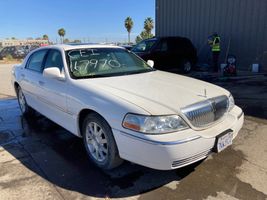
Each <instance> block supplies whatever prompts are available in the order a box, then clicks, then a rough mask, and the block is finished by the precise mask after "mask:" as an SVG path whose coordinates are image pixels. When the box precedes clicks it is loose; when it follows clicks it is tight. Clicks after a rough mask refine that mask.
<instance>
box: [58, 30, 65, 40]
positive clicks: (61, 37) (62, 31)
mask: <svg viewBox="0 0 267 200" xmlns="http://www.w3.org/2000/svg"><path fill="white" fill-rule="evenodd" d="M65 34H66V31H65V29H64V28H61V29H58V35H59V37H60V40H61V44H62V43H63V41H64V36H65Z"/></svg>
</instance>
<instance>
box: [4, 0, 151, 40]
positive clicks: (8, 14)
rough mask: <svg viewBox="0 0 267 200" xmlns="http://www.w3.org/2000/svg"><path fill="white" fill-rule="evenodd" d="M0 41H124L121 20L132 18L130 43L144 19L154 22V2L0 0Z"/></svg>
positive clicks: (139, 0)
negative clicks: (62, 35)
mask: <svg viewBox="0 0 267 200" xmlns="http://www.w3.org/2000/svg"><path fill="white" fill-rule="evenodd" d="M0 8H1V12H0V39H5V38H11V37H16V38H22V39H23V38H28V37H33V38H36V37H42V35H43V34H47V35H48V36H49V38H51V39H52V40H53V41H55V40H59V36H58V35H57V30H58V29H59V28H62V27H63V28H65V30H66V36H65V38H70V39H76V38H77V39H81V40H84V41H85V42H101V41H103V42H104V41H108V42H111V41H126V40H127V31H126V29H125V27H124V20H125V18H126V17H127V16H130V17H132V19H133V21H134V27H133V30H132V37H131V40H132V41H133V40H134V39H135V37H136V36H137V35H138V34H139V33H140V32H141V31H142V29H143V23H144V19H145V18H147V17H152V18H153V19H154V20H155V0H42V1H41V0H1V1H0Z"/></svg>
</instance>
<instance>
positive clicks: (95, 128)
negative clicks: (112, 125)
mask: <svg viewBox="0 0 267 200" xmlns="http://www.w3.org/2000/svg"><path fill="white" fill-rule="evenodd" d="M96 133H97V125H96V123H94V134H96Z"/></svg>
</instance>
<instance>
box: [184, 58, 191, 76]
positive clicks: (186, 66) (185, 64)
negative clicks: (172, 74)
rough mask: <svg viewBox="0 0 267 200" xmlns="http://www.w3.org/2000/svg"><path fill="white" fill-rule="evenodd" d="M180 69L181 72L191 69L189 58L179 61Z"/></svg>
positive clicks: (187, 71)
mask: <svg viewBox="0 0 267 200" xmlns="http://www.w3.org/2000/svg"><path fill="white" fill-rule="evenodd" d="M181 69H182V72H183V73H185V74H186V73H189V72H191V70H192V62H191V61H190V60H184V61H182V63H181Z"/></svg>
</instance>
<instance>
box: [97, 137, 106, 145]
mask: <svg viewBox="0 0 267 200" xmlns="http://www.w3.org/2000/svg"><path fill="white" fill-rule="evenodd" d="M107 142H108V141H107V139H106V138H102V137H100V138H99V143H100V144H106V143H107Z"/></svg>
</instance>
